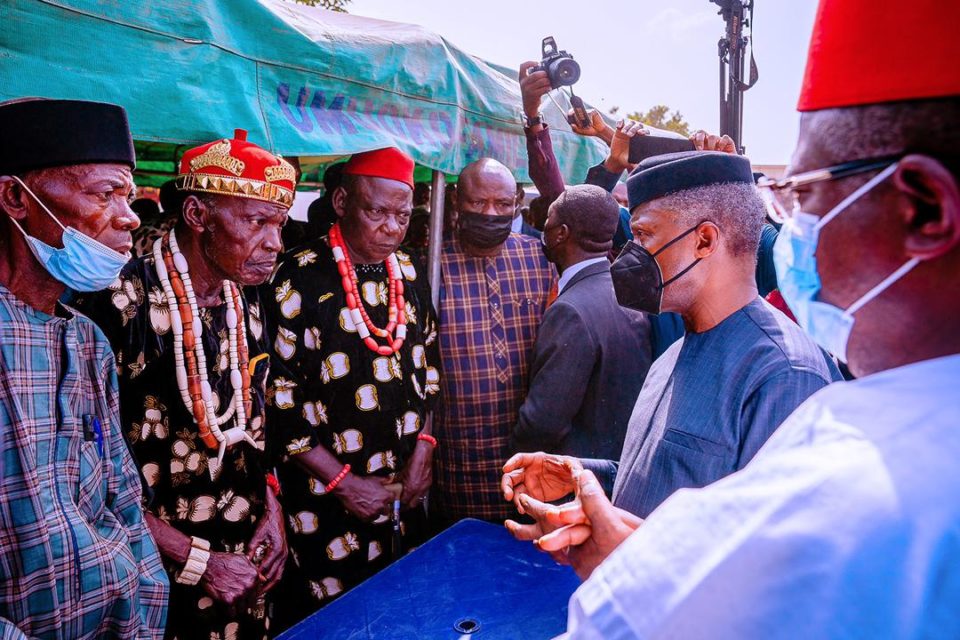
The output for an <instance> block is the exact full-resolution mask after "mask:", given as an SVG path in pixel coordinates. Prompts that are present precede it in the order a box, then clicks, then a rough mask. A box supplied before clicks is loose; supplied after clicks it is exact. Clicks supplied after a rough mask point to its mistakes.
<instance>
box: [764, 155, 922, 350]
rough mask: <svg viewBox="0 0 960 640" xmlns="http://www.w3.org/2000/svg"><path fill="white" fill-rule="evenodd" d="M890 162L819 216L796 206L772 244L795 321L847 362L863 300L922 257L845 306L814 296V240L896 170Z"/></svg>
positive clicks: (816, 277) (816, 285) (816, 283)
mask: <svg viewBox="0 0 960 640" xmlns="http://www.w3.org/2000/svg"><path fill="white" fill-rule="evenodd" d="M896 168H897V165H896V164H893V165H891V166H889V167H887V168H886V169H884V170H883V171H882V172H880V173H879V174H877V175H876V176H875V177H874V178H873V179H872V180H870V181H869V182H867V183H866V184H864V185H863V186H862V187H860V188H859V189H857V190H856V191H854V192H853V193H851V194H850V195H849V196H847V197H846V198H845V199H844V200H843V201H841V202H840V204H838V205H837V206H835V207H834V208H833V209H831V210H830V212H829V213H827V215H825V216H823V218H818V217H817V216H815V215H813V214H812V213H806V212H803V211H796V212H794V213H793V215H792V217H790V218H788V219H787V220H786V222H784V223H783V228H781V229H780V235H779V237H777V242H776V244H775V245H774V247H773V260H774V263H775V264H776V267H777V282H778V283H779V288H780V294H781V295H782V296H783V299H784V300H785V301H786V303H787V305H788V306H789V307H790V310H791V311H793V314H794V316H796V318H797V322H798V323H800V326H801V327H803V328H804V329H805V330H806V332H807V333H809V334H810V336H811V337H812V338H813V339H814V340H815V341H816V342H817V344H819V345H820V346H821V347H823V348H824V349H826V350H827V351H829V352H830V353H832V354H833V355H835V356H836V357H837V358H839V359H840V360H843V361H844V362H847V342H848V341H849V340H850V334H851V333H852V331H853V323H854V317H853V315H854V314H855V313H856V312H857V311H859V310H860V309H862V308H863V306H864V305H865V304H867V303H868V302H870V301H871V300H873V299H874V298H876V297H877V296H879V295H880V294H881V293H883V292H884V291H885V290H886V289H887V288H888V287H889V286H891V285H892V284H893V283H895V282H896V281H897V280H899V279H900V278H902V277H903V276H905V275H906V274H907V273H908V272H909V271H910V270H911V269H913V268H914V267H915V266H917V265H918V264H919V263H920V259H919V258H912V259H910V260H908V261H907V262H906V263H904V264H903V266H901V267H900V268H899V269H897V270H896V271H894V272H893V273H892V274H890V275H889V276H888V277H887V278H885V279H884V280H883V282H881V283H880V284H878V285H876V286H875V287H873V288H872V289H870V290H869V291H867V292H866V293H865V294H863V295H862V296H860V298H859V299H858V300H856V301H855V302H854V303H853V304H851V305H850V306H849V307H847V308H846V309H840V308H839V307H835V306H833V305H832V304H828V303H826V302H822V301H820V300H817V295H818V294H819V293H820V289H821V282H820V274H819V273H817V259H816V254H817V241H818V239H819V237H820V230H821V229H822V228H823V227H824V226H826V225H827V224H828V223H829V222H830V221H831V220H833V219H834V218H836V217H837V216H838V215H840V213H842V212H843V211H844V210H845V209H847V208H848V207H849V206H850V205H851V204H853V203H854V202H856V201H857V200H859V199H860V198H861V197H863V195H864V194H866V193H867V192H868V191H870V190H871V189H873V188H874V187H876V186H877V185H878V184H880V183H881V182H883V181H884V180H886V179H887V178H888V177H890V176H891V175H892V174H893V172H894V171H896Z"/></svg>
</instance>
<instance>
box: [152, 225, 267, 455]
mask: <svg viewBox="0 0 960 640" xmlns="http://www.w3.org/2000/svg"><path fill="white" fill-rule="evenodd" d="M153 259H154V264H155V265H156V269H157V275H158V276H159V277H160V283H161V284H162V286H163V292H164V295H165V296H166V299H167V304H168V307H169V309H170V326H171V328H172V329H173V355H174V361H175V365H176V375H177V387H178V388H179V389H180V397H181V398H182V399H183V403H184V405H185V406H186V407H187V410H188V411H190V412H191V413H192V414H193V420H194V422H195V423H196V424H197V427H198V429H199V431H200V438H201V439H202V440H203V442H204V444H206V445H207V447H209V448H210V449H214V450H216V451H217V458H218V460H221V461H222V460H223V454H224V452H225V451H226V450H227V448H229V447H231V446H233V445H234V444H236V443H238V442H240V441H241V440H246V441H247V442H249V443H250V444H251V445H253V446H256V443H255V442H254V440H253V438H251V437H250V434H248V433H247V432H246V425H247V419H248V417H249V416H250V414H251V410H252V404H253V403H252V399H251V395H250V372H249V370H248V361H249V354H248V351H247V339H246V336H247V331H246V323H245V322H244V316H243V299H242V298H241V296H240V290H239V288H238V287H237V285H236V284H234V283H233V282H230V281H229V280H224V281H223V299H224V302H225V303H226V306H227V311H226V322H227V330H228V339H227V342H228V345H229V346H228V349H229V353H228V358H227V360H228V363H229V370H230V385H231V387H232V388H233V396H232V398H231V400H230V402H229V403H228V406H227V408H226V409H225V410H224V412H223V414H221V415H217V407H216V405H215V404H214V401H213V389H212V388H211V386H210V381H209V379H208V373H207V358H206V354H205V353H204V350H203V323H202V322H201V320H200V309H199V306H198V305H197V297H196V294H195V293H194V291H193V283H192V282H191V280H190V268H189V265H188V264H187V260H186V258H185V257H184V255H183V254H182V253H180V248H179V246H177V237H176V233H175V232H174V230H172V229H171V230H170V231H169V232H168V233H167V234H165V235H164V236H163V237H161V238H157V240H156V241H155V242H154V244H153ZM231 419H232V420H233V422H234V425H235V426H234V427H233V428H230V429H227V430H225V431H221V429H220V427H221V425H224V424H226V423H228V422H229V421H230V420H231Z"/></svg>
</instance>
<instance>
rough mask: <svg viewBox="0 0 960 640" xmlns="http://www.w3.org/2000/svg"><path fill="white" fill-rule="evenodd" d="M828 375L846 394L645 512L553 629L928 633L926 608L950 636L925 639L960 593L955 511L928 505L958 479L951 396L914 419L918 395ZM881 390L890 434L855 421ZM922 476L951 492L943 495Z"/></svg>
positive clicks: (586, 632) (957, 486)
mask: <svg viewBox="0 0 960 640" xmlns="http://www.w3.org/2000/svg"><path fill="white" fill-rule="evenodd" d="M958 362H960V361H958ZM954 371H957V367H954ZM924 377H925V378H926V380H927V381H928V382H927V392H933V393H935V392H936V390H935V389H931V388H930V385H929V380H930V378H929V377H927V376H924ZM956 382H957V376H956V375H954V376H953V382H952V383H953V384H956ZM836 386H841V387H845V388H846V391H847V393H844V394H842V395H839V394H838V393H837V392H838V391H839V390H837V389H835V388H828V389H826V390H824V391H822V392H820V393H819V394H817V395H815V396H814V397H812V398H811V399H810V400H808V401H807V403H805V404H804V405H802V406H801V407H800V408H799V409H798V410H797V411H796V412H795V413H794V414H793V415H792V416H791V417H790V418H789V419H788V420H787V422H785V423H784V425H783V426H782V427H781V428H780V429H779V430H778V431H777V432H776V433H775V434H774V435H773V437H772V438H771V439H770V441H769V442H768V443H767V445H766V446H765V447H764V448H763V449H761V451H760V453H758V455H757V456H756V458H755V459H754V460H753V461H752V462H751V463H750V464H749V465H748V466H747V467H746V468H745V469H744V470H742V471H741V472H739V473H736V474H734V475H732V476H729V477H727V478H725V479H723V480H721V481H719V482H717V483H715V484H713V485H710V486H708V487H705V488H703V489H684V490H681V491H678V492H677V493H675V494H674V495H673V496H671V497H670V498H669V499H668V500H667V501H666V502H664V503H663V504H662V505H661V506H660V507H659V508H658V509H657V510H656V511H654V512H653V513H652V514H651V516H650V517H649V518H648V519H647V520H646V522H645V523H644V524H643V525H642V526H641V527H640V529H638V530H637V531H636V532H635V533H634V534H633V535H631V536H630V538H628V539H627V540H626V541H625V542H624V543H623V544H622V545H621V546H620V547H619V548H618V549H617V550H616V551H615V552H614V553H613V554H611V556H610V557H609V558H608V559H607V560H606V561H605V562H604V563H603V564H602V565H600V567H598V568H597V569H596V570H595V571H594V573H593V575H592V576H591V577H590V579H589V580H587V581H586V582H585V583H584V584H583V585H582V586H581V587H580V588H579V589H578V590H577V592H576V593H575V594H574V595H573V596H572V597H571V600H570V611H569V620H568V633H567V634H566V635H564V636H561V637H563V638H570V639H582V638H584V639H585V638H604V639H605V640H616V639H620V638H678V639H683V640H688V639H695V638H731V639H733V638H737V639H741V638H764V639H768V638H804V640H812V639H813V638H818V639H819V638H861V637H862V638H888V637H896V638H900V637H918V635H919V636H922V637H926V636H925V635H924V634H923V633H922V632H921V633H919V634H918V633H917V632H918V631H919V630H920V629H923V628H926V627H928V626H929V625H930V624H931V619H933V620H934V621H935V622H934V624H935V626H936V628H937V629H938V630H939V631H943V632H945V634H946V635H939V634H938V635H934V636H930V637H957V635H956V634H957V633H960V623H958V619H960V615H952V616H951V615H950V614H949V613H947V614H944V616H943V617H952V619H951V620H946V621H942V620H936V619H937V617H938V616H939V614H938V613H937V611H940V612H941V613H942V612H944V611H952V610H953V605H950V606H949V607H948V608H944V607H945V606H946V605H944V603H947V604H949V603H950V602H951V601H952V602H954V603H955V602H958V601H960V568H953V567H957V566H958V564H960V544H958V531H960V518H958V517H957V513H958V511H960V509H958V508H956V507H952V506H951V507H950V508H948V509H944V508H941V507H936V508H935V507H934V506H933V505H936V504H938V503H939V501H940V500H943V499H946V496H947V495H950V494H951V493H952V495H954V496H955V495H956V491H958V490H960V473H958V472H956V471H954V469H955V468H956V467H957V466H958V465H957V463H956V458H955V457H954V456H955V455H957V454H960V436H957V435H955V434H956V433H958V432H960V424H958V422H960V413H958V412H956V408H957V406H958V402H957V401H956V400H953V401H952V402H953V405H954V406H953V409H952V411H951V407H943V406H942V403H941V407H940V409H939V411H934V412H933V414H930V412H927V415H925V416H923V417H921V416H917V415H913V416H911V415H909V414H910V413H911V412H913V413H914V414H915V413H916V412H917V411H922V409H918V404H917V403H918V401H919V406H920V407H923V406H924V403H923V400H922V398H917V397H916V396H913V397H911V401H912V402H907V401H906V399H904V398H901V402H902V404H900V403H898V401H897V397H896V394H894V395H892V396H891V395H890V389H887V391H886V392H883V391H882V390H881V389H878V390H876V391H879V392H880V393H873V391H874V390H871V389H870V388H869V387H867V388H866V389H864V387H860V388H855V387H854V386H853V385H835V387H836ZM894 388H896V387H894ZM864 390H866V391H871V392H870V393H863V391H864ZM858 391H860V392H861V393H860V394H859V395H858V394H857V392H858ZM841 393H842V391H841ZM941 398H942V396H941ZM881 399H885V400H881ZM878 402H882V405H885V406H886V407H889V408H887V409H886V410H885V416H886V417H887V418H889V420H886V422H888V423H891V424H894V425H896V424H899V425H901V428H900V430H899V431H898V430H897V429H896V428H886V427H883V426H881V428H879V429H878V430H877V431H870V430H869V429H868V430H867V431H869V433H865V431H864V430H861V429H859V428H857V427H854V426H851V424H850V422H851V421H850V420H849V417H850V416H851V415H856V414H858V413H859V417H860V418H861V419H862V418H863V417H864V416H865V415H867V416H869V415H870V414H877V408H878V404H877V403H878ZM836 405H842V407H841V409H840V413H841V414H843V416H842V417H838V416H837V414H836V411H835V408H836ZM897 414H900V415H897ZM951 414H952V415H953V417H954V419H953V420H950V419H949V416H950V415H951ZM877 421H878V422H884V420H882V419H879V418H878V419H877V420H875V422H877ZM861 422H862V420H861ZM918 424H919V425H923V426H922V427H919V428H918ZM887 426H888V427H889V426H890V425H887ZM945 429H949V431H948V432H947V433H949V434H950V437H948V438H946V440H945V439H944V437H942V435H939V434H942V432H943V431H944V430H945ZM944 447H946V451H943V448H944ZM951 458H952V459H953V462H952V463H951V462H949V460H950V459H951ZM941 467H942V472H941ZM931 474H941V477H943V476H947V477H943V480H945V481H947V484H952V485H953V489H951V490H947V491H945V492H944V495H941V496H937V495H936V494H939V493H940V492H941V491H940V488H941V483H939V482H938V481H937V479H936V477H934V478H933V479H931V478H930V475H931ZM931 486H932V487H937V489H936V491H933V490H931V489H930V487H931ZM952 502H953V503H954V504H955V503H956V500H953V501H952ZM940 504H942V503H940ZM946 548H949V551H950V553H952V554H953V555H952V559H951V560H950V562H949V563H946V564H944V561H943V553H944V552H945V549H946ZM943 566H947V567H950V569H949V570H947V571H943V570H941V567H943ZM931 598H934V599H935V600H936V604H931ZM937 606H939V607H940V608H939V609H938V608H937ZM931 617H932V618H931ZM948 629H949V630H952V632H953V634H951V631H948Z"/></svg>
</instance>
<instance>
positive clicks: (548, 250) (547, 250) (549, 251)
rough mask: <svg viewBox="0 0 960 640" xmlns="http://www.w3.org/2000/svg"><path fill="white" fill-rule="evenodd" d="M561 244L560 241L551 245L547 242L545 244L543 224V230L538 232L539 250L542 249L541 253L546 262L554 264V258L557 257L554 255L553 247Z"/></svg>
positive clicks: (545, 227)
mask: <svg viewBox="0 0 960 640" xmlns="http://www.w3.org/2000/svg"><path fill="white" fill-rule="evenodd" d="M561 244H562V243H560V242H558V243H556V244H554V245H553V246H552V247H551V246H550V245H549V244H547V226H546V225H544V226H543V231H541V232H540V250H541V251H543V255H544V257H545V258H546V259H547V262H552V263H554V264H556V260H554V258H556V257H557V256H556V255H555V254H556V251H555V249H556V248H557V247H558V246H560V245H561Z"/></svg>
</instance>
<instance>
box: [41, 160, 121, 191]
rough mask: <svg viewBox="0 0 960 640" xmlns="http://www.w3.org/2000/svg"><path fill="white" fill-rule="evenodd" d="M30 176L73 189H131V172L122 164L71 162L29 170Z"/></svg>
mask: <svg viewBox="0 0 960 640" xmlns="http://www.w3.org/2000/svg"><path fill="white" fill-rule="evenodd" d="M30 174H31V177H32V178H34V179H36V180H37V181H40V182H42V183H44V184H46V185H51V184H57V183H59V184H61V185H63V186H67V187H70V188H75V189H81V190H85V189H91V188H94V187H99V186H103V187H109V188H110V189H127V190H133V189H134V188H135V185H134V183H133V172H132V171H131V170H130V167H128V166H127V165H123V164H73V165H66V166H62V167H50V168H48V169H38V170H36V171H32V172H30Z"/></svg>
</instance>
